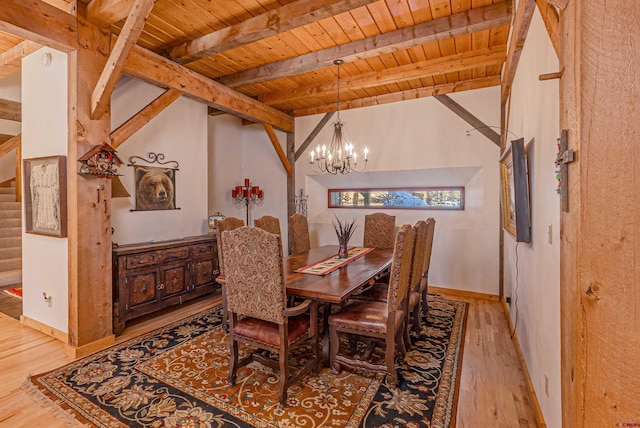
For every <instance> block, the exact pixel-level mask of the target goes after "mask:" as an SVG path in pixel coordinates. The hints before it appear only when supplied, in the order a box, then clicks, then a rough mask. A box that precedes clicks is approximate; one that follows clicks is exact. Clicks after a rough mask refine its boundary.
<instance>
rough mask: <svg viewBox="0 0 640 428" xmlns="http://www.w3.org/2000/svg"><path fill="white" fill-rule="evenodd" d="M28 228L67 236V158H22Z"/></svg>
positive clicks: (47, 234) (39, 233)
mask: <svg viewBox="0 0 640 428" xmlns="http://www.w3.org/2000/svg"><path fill="white" fill-rule="evenodd" d="M22 170H23V180H24V181H23V183H24V186H25V192H24V194H25V196H24V206H25V231H26V232H27V233H33V234H36V235H46V236H55V237H58V238H64V237H66V236H67V160H66V157H65V156H48V157H42V158H33V159H24V160H23V168H22Z"/></svg>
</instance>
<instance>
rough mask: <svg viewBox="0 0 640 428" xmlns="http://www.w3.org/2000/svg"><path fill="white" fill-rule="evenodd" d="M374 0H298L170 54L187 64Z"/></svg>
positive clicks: (201, 38) (190, 42)
mask: <svg viewBox="0 0 640 428" xmlns="http://www.w3.org/2000/svg"><path fill="white" fill-rule="evenodd" d="M374 1H377V0H298V1H296V2H293V3H289V4H287V5H286V6H282V7H279V8H277V9H274V10H271V11H269V12H266V13H263V14H261V15H258V16H254V17H253V18H249V19H247V20H245V21H242V22H240V23H238V24H235V25H231V26H229V27H226V28H223V29H221V30H218V31H215V32H213V33H210V34H206V35H204V36H202V37H199V38H197V39H195V40H191V41H189V42H187V43H184V44H182V45H179V46H176V47H174V48H173V49H171V52H170V54H169V57H170V58H171V59H173V60H174V61H176V62H178V63H180V64H186V63H188V62H192V61H196V60H198V59H201V58H205V57H208V56H211V55H215V54H217V53H220V52H224V51H227V50H230V49H233V48H236V47H238V46H240V45H244V44H247V43H251V42H255V41H257V40H260V39H264V38H267V37H269V36H273V35H274V34H279V33H283V32H285V31H289V30H291V29H294V28H298V27H302V26H303V25H306V24H310V23H313V22H317V21H319V20H321V19H325V18H329V17H331V16H333V15H337V14H339V13H342V12H346V11H349V10H351V9H355V8H357V7H360V6H364V5H367V4H369V3H373V2H374Z"/></svg>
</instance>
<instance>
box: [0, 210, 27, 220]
mask: <svg viewBox="0 0 640 428" xmlns="http://www.w3.org/2000/svg"><path fill="white" fill-rule="evenodd" d="M0 218H22V210H0Z"/></svg>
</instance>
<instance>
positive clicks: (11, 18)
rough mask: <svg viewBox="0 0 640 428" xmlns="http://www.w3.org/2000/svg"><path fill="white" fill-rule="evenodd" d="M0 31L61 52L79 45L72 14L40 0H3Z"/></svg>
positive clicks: (76, 28) (68, 50) (71, 49)
mask: <svg viewBox="0 0 640 428" xmlns="http://www.w3.org/2000/svg"><path fill="white" fill-rule="evenodd" d="M0 31H4V32H5V33H9V34H13V35H14V36H18V37H22V38H23V39H27V40H31V41H32V42H36V43H39V44H41V45H44V46H49V47H52V48H54V49H57V50H59V51H62V52H71V51H74V50H75V49H77V47H78V27H77V24H76V18H75V16H73V15H70V14H69V13H67V12H65V11H63V10H60V9H58V8H57V7H55V6H51V5H50V4H47V3H45V2H43V1H40V0H2V7H0Z"/></svg>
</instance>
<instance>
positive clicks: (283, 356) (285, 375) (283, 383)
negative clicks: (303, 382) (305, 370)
mask: <svg viewBox="0 0 640 428" xmlns="http://www.w3.org/2000/svg"><path fill="white" fill-rule="evenodd" d="M285 326H286V324H285ZM288 355H289V346H288V344H286V343H282V344H281V346H280V358H279V362H280V382H279V388H280V396H279V401H280V407H281V408H283V407H285V406H286V405H287V389H288V383H289V361H288V357H287V356H288Z"/></svg>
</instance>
